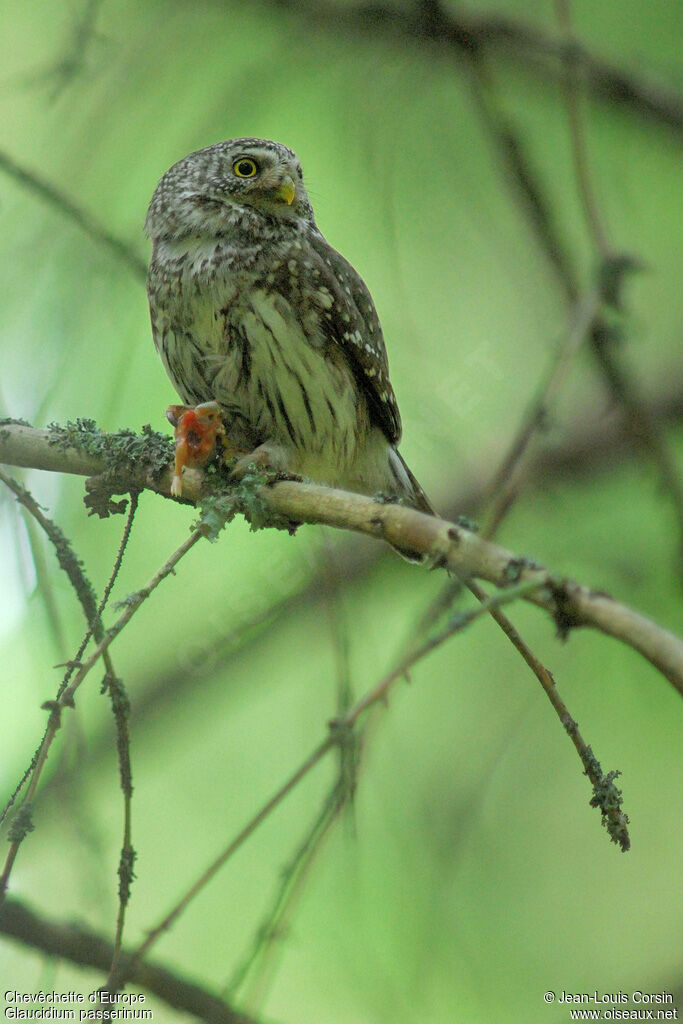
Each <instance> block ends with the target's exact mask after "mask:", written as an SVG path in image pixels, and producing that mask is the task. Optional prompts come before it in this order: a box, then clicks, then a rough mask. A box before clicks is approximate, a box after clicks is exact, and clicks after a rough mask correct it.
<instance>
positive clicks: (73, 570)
mask: <svg viewBox="0 0 683 1024" xmlns="http://www.w3.org/2000/svg"><path fill="white" fill-rule="evenodd" d="M0 480H2V482H3V483H4V484H5V486H6V487H8V488H9V489H10V490H11V491H12V492H13V494H14V495H15V497H16V499H17V501H18V502H20V503H21V505H23V507H24V508H25V509H26V510H27V511H28V512H29V514H30V515H31V516H32V517H33V518H34V519H35V520H36V522H37V523H38V524H39V525H40V526H41V527H42V529H43V530H44V531H45V533H46V534H47V536H48V537H49V539H50V541H51V542H52V544H53V545H54V548H55V551H56V554H57V558H58V561H59V564H60V566H61V568H62V569H63V570H64V572H65V573H66V574H67V576H68V577H69V580H70V581H71V584H72V586H73V588H74V590H75V592H76V595H77V597H78V598H79V600H80V603H81V605H82V608H83V612H84V614H85V618H86V622H87V623H88V629H87V632H86V634H85V637H84V638H83V640H82V642H81V645H80V647H79V650H78V653H77V655H76V661H77V660H78V659H79V658H80V656H81V654H82V653H83V651H84V650H85V648H86V646H87V644H88V642H89V640H90V637H91V636H92V635H93V634H94V635H95V637H96V638H98V639H102V637H103V635H104V630H103V627H102V620H101V616H102V612H103V611H104V608H105V606H106V604H107V601H108V600H109V595H110V593H111V589H112V587H113V585H114V582H115V580H116V577H117V575H118V572H119V569H120V567H121V562H122V560H123V555H124V552H125V550H126V545H127V543H128V539H129V537H130V531H131V529H132V525H133V518H134V516H135V510H136V508H137V495H134V496H133V499H132V501H131V507H130V511H129V515H128V518H127V521H126V526H125V529H124V532H123V537H122V540H121V544H120V545H119V550H118V553H117V556H116V560H115V562H114V568H113V570H112V572H111V575H110V578H109V581H108V583H107V586H106V587H105V591H104V594H103V596H102V600H101V601H100V604H99V606H97V604H96V598H95V593H94V591H93V589H92V586H91V585H90V582H89V580H88V579H87V577H86V575H85V572H84V571H83V567H82V564H81V562H80V560H79V559H78V558H77V557H76V555H75V553H74V551H73V550H72V548H71V545H70V544H69V542H68V540H67V539H66V537H65V536H64V534H63V533H62V531H61V530H60V529H59V527H57V526H56V525H55V524H54V523H53V522H52V520H51V519H49V518H48V517H47V516H46V515H45V514H44V513H43V510H42V509H41V508H40V506H39V505H38V503H37V502H36V501H35V499H34V498H33V495H31V494H30V492H29V491H27V490H26V489H25V488H24V487H22V486H21V484H19V483H17V481H16V480H13V479H12V478H11V477H8V476H7V474H5V473H4V472H3V471H2V470H1V469H0ZM105 663H106V667H107V673H108V676H109V677H110V678H112V679H113V678H114V666H113V664H112V662H111V660H110V657H109V652H108V651H107V652H106V654H105ZM72 671H73V663H72V665H71V666H69V667H68V669H67V674H66V676H65V680H64V682H63V683H62V685H61V686H60V689H59V691H58V693H57V699H59V697H60V696H61V694H62V693H63V691H64V689H65V686H66V683H67V681H68V678H69V676H70V674H71V672H72ZM55 712H56V708H54V707H53V708H52V710H51V714H50V718H49V721H48V725H47V728H46V730H45V733H44V735H43V738H42V740H41V743H40V746H39V748H38V750H37V751H36V753H35V754H34V756H33V758H32V759H31V764H30V765H29V768H28V769H27V771H26V772H25V773H24V775H23V777H22V779H21V780H20V782H19V785H18V786H17V787H16V789H15V790H14V793H13V794H12V796H11V798H10V800H9V802H8V804H7V806H6V807H5V808H4V810H3V812H2V816H1V817H0V821H2V820H4V818H5V816H6V814H7V811H8V810H9V808H10V807H11V806H12V805H13V804H14V801H15V800H16V797H17V795H18V794H19V792H20V791H21V788H22V787H23V785H24V783H25V782H26V780H27V779H28V778H29V777H30V779H31V781H30V784H29V788H28V791H27V793H26V797H25V799H24V802H23V804H22V807H21V809H20V811H19V815H18V827H13V830H12V832H13V834H12V835H11V836H10V850H9V853H8V855H7V859H6V861H5V865H4V869H3V872H2V875H1V876H0V901H2V899H3V898H4V894H5V892H6V890H7V885H8V882H9V877H10V874H11V871H12V867H13V865H14V862H15V860H16V857H17V853H18V851H19V846H20V845H21V843H22V842H23V839H24V838H25V836H26V833H27V832H28V831H30V830H31V829H32V828H33V825H32V822H31V818H30V812H31V801H32V799H33V796H34V794H35V791H36V788H37V785H38V782H39V779H40V775H41V773H42V769H43V767H44V765H45V762H46V759H47V753H48V750H49V747H50V745H51V743H52V740H53V739H54V736H55V735H56V732H57V729H58V728H59V714H58V712H57V713H55ZM119 746H120V747H122V748H126V749H127V745H126V744H125V743H123V741H122V739H121V736H120V734H119ZM128 768H129V774H130V765H129V766H128ZM125 817H126V820H127V822H128V825H129V824H130V806H129V804H128V805H127V809H126V812H125ZM128 834H130V833H128Z"/></svg>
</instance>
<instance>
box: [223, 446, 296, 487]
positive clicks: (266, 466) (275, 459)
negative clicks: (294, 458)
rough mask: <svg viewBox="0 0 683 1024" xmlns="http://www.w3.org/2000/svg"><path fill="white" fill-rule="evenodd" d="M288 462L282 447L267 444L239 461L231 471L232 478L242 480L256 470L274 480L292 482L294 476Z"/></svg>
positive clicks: (243, 456)
mask: <svg viewBox="0 0 683 1024" xmlns="http://www.w3.org/2000/svg"><path fill="white" fill-rule="evenodd" d="M287 462H288V460H287V456H286V453H285V451H284V449H283V448H282V447H281V446H280V445H276V444H269V443H268V442H266V443H265V444H262V445H259V447H258V448H255V449H254V451H253V452H248V453H247V454H246V455H242V456H241V458H239V459H237V461H236V462H235V464H234V466H233V467H232V469H231V470H230V478H231V479H232V480H242V479H243V477H245V476H246V475H247V473H253V472H254V470H256V471H257V472H262V473H266V474H268V475H269V476H272V477H273V478H274V479H279V480H284V479H287V480H291V479H292V474H291V473H290V472H289V468H288V465H287Z"/></svg>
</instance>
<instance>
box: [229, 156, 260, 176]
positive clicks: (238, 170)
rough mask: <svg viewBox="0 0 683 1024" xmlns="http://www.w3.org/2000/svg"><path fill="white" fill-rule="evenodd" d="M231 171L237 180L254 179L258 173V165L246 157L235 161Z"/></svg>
mask: <svg viewBox="0 0 683 1024" xmlns="http://www.w3.org/2000/svg"><path fill="white" fill-rule="evenodd" d="M232 169H233V171H234V172H235V174H236V175H237V177H238V178H254V177H255V176H256V174H257V173H258V164H257V163H256V161H255V160H251V159H250V158H249V157H247V156H243V157H240V159H239V160H235V162H234V164H233V165H232Z"/></svg>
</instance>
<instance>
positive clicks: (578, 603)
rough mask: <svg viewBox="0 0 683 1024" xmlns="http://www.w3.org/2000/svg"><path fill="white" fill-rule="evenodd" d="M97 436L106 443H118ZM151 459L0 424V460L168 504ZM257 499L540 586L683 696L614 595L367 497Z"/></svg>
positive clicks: (193, 486)
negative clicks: (158, 497)
mask: <svg viewBox="0 0 683 1024" xmlns="http://www.w3.org/2000/svg"><path fill="white" fill-rule="evenodd" d="M97 436H98V438H100V442H99V443H100V444H101V445H102V444H103V445H105V446H106V445H107V443H108V442H110V441H111V439H112V438H113V437H116V435H108V434H99V435H97ZM128 436H129V435H128V434H126V437H128ZM155 459H156V460H157V463H156V467H154V466H151V465H150V464H149V463H145V461H144V459H143V458H137V459H136V460H135V462H131V463H130V465H129V466H128V468H127V469H126V466H125V464H124V463H122V462H120V461H119V462H118V463H117V465H116V467H115V469H114V470H112V468H111V465H108V463H107V460H106V459H105V458H104V456H102V455H99V454H96V453H94V452H93V450H92V447H91V450H90V451H88V450H86V449H85V447H82V446H81V445H80V443H79V445H78V446H75V445H71V446H64V447H61V446H60V447H57V446H56V445H55V433H53V432H50V431H48V430H39V429H36V428H34V427H30V426H27V425H24V424H20V423H12V422H5V423H4V424H0V462H6V463H10V464H13V465H18V466H28V467H32V468H34V469H44V470H51V471H53V472H62V473H73V474H78V475H82V476H85V475H90V476H96V475H98V474H103V473H107V482H108V483H109V484H111V485H112V486H113V485H115V493H125V492H126V491H127V490H129V489H132V490H139V489H141V488H142V487H147V488H149V489H151V490H153V491H155V492H156V493H158V494H162V495H164V496H166V497H170V488H171V478H172V466H171V464H170V462H169V463H168V465H166V467H165V468H164V469H163V470H160V469H159V465H158V460H159V456H158V453H157V454H156V455H155ZM183 488H184V498H183V500H185V501H187V500H189V501H195V502H196V501H198V500H200V499H201V498H202V497H203V496H206V495H208V493H209V489H208V485H207V482H206V479H205V477H204V474H203V473H201V472H200V471H198V470H194V471H189V472H186V475H185V477H184V482H183ZM256 496H257V498H258V500H260V501H261V502H262V503H263V506H264V507H265V509H266V510H267V511H268V512H269V513H270V514H272V515H273V516H275V517H279V518H280V520H282V519H286V520H289V521H291V522H294V523H319V524H326V525H328V526H334V527H336V528H337V529H343V530H353V531H356V532H358V533H365V534H368V535H369V536H371V537H375V538H377V539H380V540H384V541H386V542H387V543H388V544H391V546H392V547H395V548H396V549H397V550H399V551H405V552H407V553H410V554H419V555H423V556H424V557H425V559H427V560H428V561H429V562H430V563H431V564H432V565H437V564H438V565H442V566H445V567H447V568H449V569H450V570H451V571H452V572H454V573H455V574H456V575H457V576H459V577H461V578H465V579H469V578H477V579H481V580H486V581H488V582H489V583H493V584H495V585H496V586H497V587H507V586H509V585H510V584H511V583H526V582H529V583H537V584H538V585H539V589H537V590H534V591H533V592H532V593H530V594H528V595H527V596H526V598H525V599H526V600H528V601H530V602H531V603H533V604H535V605H536V606H538V607H539V608H542V609H544V610H545V611H547V612H548V613H549V614H550V615H551V616H552V618H553V620H554V622H555V624H556V626H557V628H558V632H559V635H560V636H561V637H566V636H567V635H568V633H569V631H570V630H571V629H573V628H575V627H578V626H588V627H591V628H593V629H597V630H598V631H599V632H601V633H605V634H606V635H608V636H612V637H615V638H616V639H618V640H621V641H622V642H623V643H625V644H627V645H628V646H629V647H632V648H633V649H634V650H636V651H639V652H640V654H642V655H643V657H644V658H646V659H647V660H648V661H649V662H650V663H651V664H652V665H654V667H655V668H657V669H658V670H659V671H660V672H662V674H663V675H664V676H666V678H667V679H668V680H669V681H670V682H671V683H672V684H673V685H674V686H675V687H676V689H678V690H679V691H680V692H681V693H683V641H681V640H680V639H679V638H678V637H676V636H675V635H674V634H673V633H670V632H668V631H667V630H665V629H663V628H662V627H661V626H659V625H657V623H656V622H653V621H652V620H651V619H648V618H646V617H645V616H643V615H640V614H639V613H638V612H636V611H633V610H632V609H631V608H628V607H627V606H626V605H623V604H621V603H620V602H618V601H615V600H614V599H613V598H611V597H610V596H609V595H608V594H605V593H603V592H600V591H596V590H593V589H591V588H590V587H587V586H584V585H582V584H580V583H577V582H575V581H573V580H569V579H566V578H564V577H562V576H560V575H558V574H556V573H553V572H551V571H549V570H548V569H545V568H543V567H542V566H539V565H537V564H536V563H535V562H532V561H530V560H529V559H527V558H520V557H518V556H516V555H515V554H514V553H513V552H511V551H508V550H507V549H506V548H503V547H501V546H500V545H498V544H493V543H490V542H487V541H485V540H483V539H482V538H481V537H478V536H477V535H476V533H473V532H472V531H471V530H468V529H466V528H465V527H464V526H461V525H456V524H455V523H450V522H448V521H447V520H443V519H438V518H435V517H433V516H428V515H425V514H423V513H421V512H416V511H415V510H413V509H410V508H405V507H403V506H401V505H390V504H382V503H380V502H378V501H376V500H374V499H373V498H369V497H365V496H364V495H361V494H352V493H349V492H346V491H339V490H336V489H333V488H330V487H323V486H321V485H319V484H311V483H299V482H295V481H293V480H292V481H290V480H284V481H280V482H278V483H274V484H264V485H261V486H259V487H258V488H257V491H256Z"/></svg>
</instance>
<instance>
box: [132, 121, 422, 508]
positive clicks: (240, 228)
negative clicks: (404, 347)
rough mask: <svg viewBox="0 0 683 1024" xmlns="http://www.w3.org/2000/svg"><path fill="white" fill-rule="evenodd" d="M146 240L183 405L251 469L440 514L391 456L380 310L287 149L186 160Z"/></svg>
mask: <svg viewBox="0 0 683 1024" xmlns="http://www.w3.org/2000/svg"><path fill="white" fill-rule="evenodd" d="M146 228H147V232H148V234H149V236H150V238H151V240H152V244H153V251H152V258H151V261H150V265H149V273H148V279H147V287H148V294H149V303H150V311H151V317H152V330H153V334H154V342H155V345H156V347H157V350H158V351H159V354H160V355H161V358H162V360H163V362H164V365H165V367H166V370H167V372H168V375H169V377H170V378H171V381H172V382H173V384H174V386H175V388H176V389H177V391H178V392H179V394H180V395H181V397H182V399H183V401H184V402H187V403H189V404H199V403H204V402H208V401H212V400H215V401H216V402H217V403H218V404H219V406H220V408H221V411H222V414H223V421H224V426H225V431H226V434H227V436H228V438H229V439H230V441H231V442H232V443H233V444H234V445H235V446H236V447H237V448H239V449H241V450H243V451H245V452H248V453H250V455H249V456H245V458H246V459H249V458H251V457H253V456H256V457H257V458H259V459H260V460H261V461H263V462H266V463H267V464H269V465H271V466H273V467H274V468H276V469H280V470H282V471H284V472H289V473H293V474H297V475H301V476H304V477H308V478H310V479H312V480H315V481H317V482H320V483H326V484H330V485H332V486H339V487H345V488H348V489H350V490H355V491H359V492H361V493H366V494H375V493H378V492H382V493H384V494H386V495H391V496H394V497H398V498H400V499H402V500H404V501H405V502H406V503H408V504H410V505H413V506H415V507H416V508H420V509H423V510H425V511H431V508H430V506H429V503H428V501H427V499H426V497H425V495H424V493H423V491H422V489H421V488H420V486H419V484H418V483H417V481H416V480H415V478H414V477H413V475H412V473H411V472H410V470H409V469H408V467H407V466H406V465H405V463H404V461H403V459H402V458H401V456H400V455H399V453H398V451H397V447H396V446H397V445H398V442H399V440H400V438H401V419H400V415H399V411H398V406H397V404H396V397H395V395H394V392H393V389H392V387H391V383H390V380H389V368H388V363H387V355H386V349H385V345H384V338H383V336H382V329H381V327H380V324H379V320H378V318H377V313H376V311H375V307H374V305H373V302H372V298H371V296H370V293H369V291H368V289H367V288H366V286H365V284H364V282H363V281H362V280H361V278H360V276H359V275H358V274H357V273H356V271H355V270H354V269H353V267H352V266H351V265H350V264H349V263H347V261H346V260H345V259H344V258H343V257H342V256H340V254H339V253H338V252H336V251H335V250H334V249H333V248H332V247H331V246H330V245H329V244H328V242H327V241H326V240H325V238H324V237H323V235H322V234H321V233H320V231H319V230H318V228H317V226H316V223H315V217H314V214H313V210H312V207H311V204H310V202H309V200H308V196H307V194H306V190H305V188H304V184H303V176H302V172H301V166H300V164H299V161H298V160H297V157H296V156H295V154H294V153H293V152H292V151H291V150H290V149H288V148H287V147H286V146H283V145H280V144H279V143H276V142H270V141H267V140H263V139H232V140H229V141H227V142H219V143H217V144H216V145H214V146H209V147H208V148H207V149H202V150H199V151H198V152H196V153H191V154H190V155H189V156H187V157H185V159H184V160H180V161H179V162H178V163H176V164H174V165H173V167H171V168H170V170H169V171H167V172H166V174H165V175H164V176H163V177H162V179H161V181H160V182H159V185H158V186H157V189H156V191H155V193H154V196H153V197H152V201H151V204H150V207H149V212H148V214H147V222H146Z"/></svg>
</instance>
